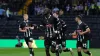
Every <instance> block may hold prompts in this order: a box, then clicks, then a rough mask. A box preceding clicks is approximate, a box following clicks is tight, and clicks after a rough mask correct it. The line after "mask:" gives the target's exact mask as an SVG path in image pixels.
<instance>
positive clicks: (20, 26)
mask: <svg viewBox="0 0 100 56" xmlns="http://www.w3.org/2000/svg"><path fill="white" fill-rule="evenodd" d="M19 31H20V32H26V31H27V29H26V27H24V26H23V25H22V24H20V25H19Z"/></svg>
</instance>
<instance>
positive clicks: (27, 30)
mask: <svg viewBox="0 0 100 56" xmlns="http://www.w3.org/2000/svg"><path fill="white" fill-rule="evenodd" d="M23 18H24V21H23V22H21V24H20V25H19V31H20V32H23V33H24V39H25V41H26V44H27V45H28V48H29V52H30V56H34V51H33V48H32V41H33V39H32V38H31V34H32V31H31V30H33V29H34V27H33V25H32V23H31V22H30V21H29V20H28V15H27V14H24V16H23Z"/></svg>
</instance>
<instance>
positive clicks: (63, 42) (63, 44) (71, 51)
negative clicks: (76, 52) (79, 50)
mask: <svg viewBox="0 0 100 56" xmlns="http://www.w3.org/2000/svg"><path fill="white" fill-rule="evenodd" d="M61 45H62V50H63V52H70V53H71V56H73V50H72V49H71V48H66V40H64V41H62V43H61Z"/></svg>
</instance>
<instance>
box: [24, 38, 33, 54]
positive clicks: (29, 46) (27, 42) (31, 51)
mask: <svg viewBox="0 0 100 56" xmlns="http://www.w3.org/2000/svg"><path fill="white" fill-rule="evenodd" d="M25 41H26V44H27V45H28V48H29V52H30V56H34V50H33V47H32V43H33V38H28V37H27V38H25Z"/></svg>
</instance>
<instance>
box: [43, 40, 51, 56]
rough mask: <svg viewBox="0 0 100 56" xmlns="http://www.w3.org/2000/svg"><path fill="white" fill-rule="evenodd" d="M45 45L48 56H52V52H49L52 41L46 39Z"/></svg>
mask: <svg viewBox="0 0 100 56" xmlns="http://www.w3.org/2000/svg"><path fill="white" fill-rule="evenodd" d="M44 45H45V52H46V56H50V52H49V48H50V41H49V40H46V39H45V41H44Z"/></svg>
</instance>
